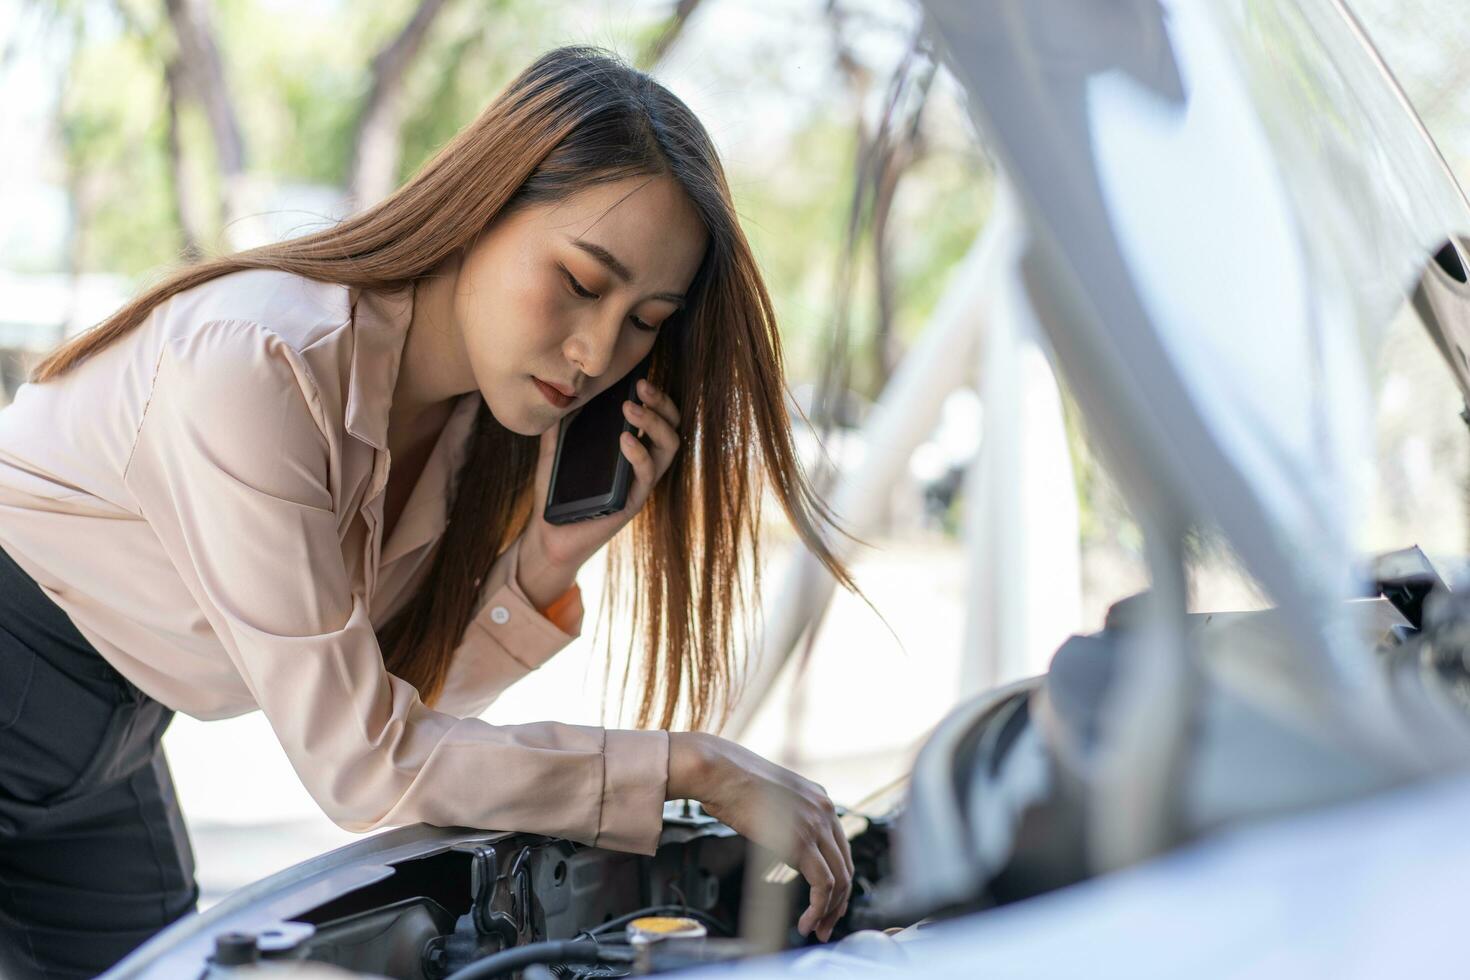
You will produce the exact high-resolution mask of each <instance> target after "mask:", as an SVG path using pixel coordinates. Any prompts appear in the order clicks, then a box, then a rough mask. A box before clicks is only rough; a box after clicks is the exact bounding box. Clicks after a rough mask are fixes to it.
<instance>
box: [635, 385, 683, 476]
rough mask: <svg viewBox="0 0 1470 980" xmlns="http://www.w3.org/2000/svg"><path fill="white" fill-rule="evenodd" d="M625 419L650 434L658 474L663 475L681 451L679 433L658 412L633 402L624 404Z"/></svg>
mask: <svg viewBox="0 0 1470 980" xmlns="http://www.w3.org/2000/svg"><path fill="white" fill-rule="evenodd" d="M623 417H624V418H626V419H627V420H628V421H629V422H631V423H633V424H634V425H636V426H638V427H639V428H640V429H642V430H643V431H644V432H645V433H647V434H648V438H649V439H650V440H651V441H652V442H653V447H654V451H653V456H654V460H655V461H656V462H657V463H658V472H660V473H662V472H663V471H664V470H665V469H667V468H668V465H669V463H670V462H672V461H673V458H674V453H676V452H678V451H679V433H678V431H676V430H675V428H674V426H673V425H671V424H670V423H669V420H668V419H666V418H664V417H663V416H662V415H660V414H659V413H658V412H655V411H654V410H653V409H651V408H644V407H642V406H640V405H635V404H634V403H633V402H631V401H625V402H623Z"/></svg>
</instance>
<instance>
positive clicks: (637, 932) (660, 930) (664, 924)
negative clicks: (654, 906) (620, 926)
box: [628, 915, 708, 943]
mask: <svg viewBox="0 0 1470 980" xmlns="http://www.w3.org/2000/svg"><path fill="white" fill-rule="evenodd" d="M707 934H708V933H707V931H706V930H705V928H704V925H703V923H701V922H700V921H699V920H698V919H691V918H688V917H686V916H682V915H645V916H643V917H642V918H641V919H634V920H633V921H632V922H630V923H628V941H629V942H630V943H656V942H658V941H660V940H663V939H702V938H704V936H706V935H707Z"/></svg>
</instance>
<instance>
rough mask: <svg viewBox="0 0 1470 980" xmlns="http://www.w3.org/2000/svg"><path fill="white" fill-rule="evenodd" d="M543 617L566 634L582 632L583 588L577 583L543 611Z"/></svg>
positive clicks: (568, 587)
mask: <svg viewBox="0 0 1470 980" xmlns="http://www.w3.org/2000/svg"><path fill="white" fill-rule="evenodd" d="M541 615H543V616H545V617H546V618H547V619H549V620H551V621H552V622H553V623H555V624H556V625H557V626H558V627H560V628H561V630H562V631H563V632H565V633H574V632H580V626H581V621H582V588H581V586H579V585H578V584H577V583H576V582H573V583H572V584H571V585H569V586H567V590H566V591H565V592H563V593H562V594H561V595H559V596H557V597H556V598H555V599H552V600H551V605H549V606H547V607H546V608H545V609H542V610H541Z"/></svg>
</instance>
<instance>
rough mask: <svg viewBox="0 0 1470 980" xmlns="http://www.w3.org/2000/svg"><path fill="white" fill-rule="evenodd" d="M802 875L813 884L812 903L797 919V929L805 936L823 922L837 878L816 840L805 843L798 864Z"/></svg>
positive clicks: (809, 883) (808, 882)
mask: <svg viewBox="0 0 1470 980" xmlns="http://www.w3.org/2000/svg"><path fill="white" fill-rule="evenodd" d="M797 868H798V869H799V870H800V871H801V876H802V877H803V878H805V879H806V881H807V884H808V885H810V886H811V899H810V904H809V905H807V908H806V911H805V912H803V913H801V918H799V919H797V920H796V931H797V932H799V933H801V934H802V935H803V936H805V935H808V934H810V933H811V932H812V931H813V930H814V929H816V928H817V926H818V925H819V924H820V923H821V922H822V920H823V919H824V918H826V915H827V905H828V903H829V902H830V901H831V898H832V892H833V890H834V888H835V886H836V878H835V877H834V876H833V874H832V868H831V866H830V865H829V864H828V863H827V859H826V858H825V857H824V856H823V855H822V851H821V849H820V848H819V847H817V846H816V844H815V842H812V843H808V844H806V845H804V852H803V854H802V858H801V862H800V863H799V864H798V865H797Z"/></svg>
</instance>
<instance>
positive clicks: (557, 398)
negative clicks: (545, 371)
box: [531, 376, 576, 408]
mask: <svg viewBox="0 0 1470 980" xmlns="http://www.w3.org/2000/svg"><path fill="white" fill-rule="evenodd" d="M531 380H532V381H534V382H536V388H537V390H539V391H540V392H541V394H542V395H544V396H545V397H546V400H547V401H549V402H551V404H553V405H555V406H556V407H557V408H566V407H567V406H568V405H570V404H571V403H572V402H574V401H576V399H575V398H569V397H567V396H566V395H563V394H562V393H561V392H559V391H557V390H556V389H555V388H553V387H551V385H549V384H547V383H546V382H545V381H542V380H541V379H540V378H537V377H534V376H533V377H532V378H531Z"/></svg>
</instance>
